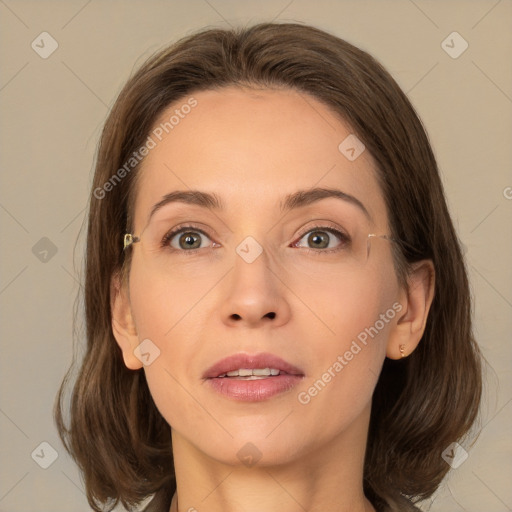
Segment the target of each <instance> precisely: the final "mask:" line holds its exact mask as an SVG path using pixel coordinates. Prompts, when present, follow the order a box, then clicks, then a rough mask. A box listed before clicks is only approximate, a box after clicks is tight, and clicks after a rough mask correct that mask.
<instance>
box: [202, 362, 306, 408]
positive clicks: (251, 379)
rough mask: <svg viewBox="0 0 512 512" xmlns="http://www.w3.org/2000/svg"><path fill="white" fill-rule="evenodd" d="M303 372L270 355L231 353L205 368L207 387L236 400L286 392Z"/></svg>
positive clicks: (261, 399)
mask: <svg viewBox="0 0 512 512" xmlns="http://www.w3.org/2000/svg"><path fill="white" fill-rule="evenodd" d="M303 378H304V372H303V371H302V370H301V369H300V368H298V367H296V366H294V365H292V364H290V363H288V362H286V361H284V360H283V359H281V358H280V357H277V356H274V355H273V354H254V355H251V354H235V355H233V356H230V357H227V358H225V359H222V360H221V361H219V362H217V363H216V364H214V365H213V366H212V367H211V368H210V369H208V370H207V371H206V373H205V375H204V379H205V380H206V382H207V383H208V384H209V387H210V388H211V389H213V390H214V391H215V392H217V393H220V394H221V395H223V396H224V397H227V398H230V399H232V400H236V401H244V402H260V401H263V400H268V399H269V398H271V397H273V396H275V395H278V394H281V393H285V392H287V391H290V390H291V389H292V388H293V387H295V386H296V385H297V384H298V383H299V382H300V381H301V380H302V379H303Z"/></svg>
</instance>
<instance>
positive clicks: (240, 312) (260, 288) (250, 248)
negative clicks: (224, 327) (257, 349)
mask: <svg viewBox="0 0 512 512" xmlns="http://www.w3.org/2000/svg"><path fill="white" fill-rule="evenodd" d="M235 251H236V254H235V258H234V268H233V271H232V272H230V277H229V281H228V283H227V285H226V288H225V290H226V292H225V295H224V298H223V299H224V300H223V305H222V315H223V320H224V321H225V322H228V323H229V322H234V321H238V322H242V323H245V324H247V325H252V326H255V325H257V324H259V323H261V322H265V321H269V320H272V321H273V323H274V324H281V323H283V322H286V321H287V320H288V317H289V313H290V312H289V305H288V302H287V299H286V296H285V294H284V289H283V285H282V283H281V282H280V280H279V279H278V277H277V272H278V269H277V266H276V265H274V264H273V260H272V258H271V257H270V256H271V255H270V253H269V252H268V251H267V250H265V249H264V247H263V246H262V245H261V244H260V243H259V242H258V241H257V240H256V239H255V238H254V237H251V236H248V237H246V238H245V239H243V240H242V242H240V243H239V244H238V246H237V247H236V249H235ZM272 267H274V268H272Z"/></svg>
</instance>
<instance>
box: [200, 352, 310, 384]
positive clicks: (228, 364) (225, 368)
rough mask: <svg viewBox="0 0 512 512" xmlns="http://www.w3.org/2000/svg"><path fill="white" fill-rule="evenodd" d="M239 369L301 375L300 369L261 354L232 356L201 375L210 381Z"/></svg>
mask: <svg viewBox="0 0 512 512" xmlns="http://www.w3.org/2000/svg"><path fill="white" fill-rule="evenodd" d="M241 368H247V369H254V368H274V369H276V370H279V371H280V372H281V373H288V374H290V375H303V372H302V370H301V369H300V368H297V367H296V366H293V365H292V364H290V363H287V362H286V361H284V360H283V359H281V358H280V357H278V356H276V355H274V354H268V353H261V354H245V353H239V354H233V355H231V356H228V357H225V358H224V359H221V360H220V361H217V362H216V363H215V364H214V365H213V366H211V367H210V368H208V370H206V372H205V373H204V375H203V378H205V379H212V378H215V377H218V376H219V375H222V374H223V373H227V372H231V371H234V370H239V369H241Z"/></svg>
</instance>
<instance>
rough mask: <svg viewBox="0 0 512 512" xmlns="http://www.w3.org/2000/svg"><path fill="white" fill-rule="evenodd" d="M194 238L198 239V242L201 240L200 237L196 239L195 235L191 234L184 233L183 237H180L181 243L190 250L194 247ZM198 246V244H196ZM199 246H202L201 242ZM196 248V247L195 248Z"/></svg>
mask: <svg viewBox="0 0 512 512" xmlns="http://www.w3.org/2000/svg"><path fill="white" fill-rule="evenodd" d="M194 238H196V239H197V240H199V237H195V236H194V235H192V234H190V233H184V234H183V235H182V236H181V237H180V242H181V241H183V242H184V244H185V246H186V247H188V248H190V247H193V246H194V242H195V241H194ZM180 245H181V246H182V247H183V245H182V244H181V243H180ZM196 245H197V244H196ZM199 245H201V240H199ZM193 248H195V247H193Z"/></svg>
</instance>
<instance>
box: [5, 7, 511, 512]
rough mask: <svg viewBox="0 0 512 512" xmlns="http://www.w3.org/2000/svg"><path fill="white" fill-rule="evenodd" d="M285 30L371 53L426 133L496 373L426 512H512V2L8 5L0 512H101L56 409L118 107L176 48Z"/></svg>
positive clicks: (482, 344)
mask: <svg viewBox="0 0 512 512" xmlns="http://www.w3.org/2000/svg"><path fill="white" fill-rule="evenodd" d="M272 20H274V21H280V22H284V21H289V22H303V23H307V24H312V25H315V26H317V27H319V28H322V29H324V30H327V31H329V32H331V33H333V34H335V35H338V36H340V37H342V38H344V39H347V40H348V41H349V42H351V43H353V44H355V45H357V46H359V47H360V48H362V49H363V50H366V51H368V52H369V53H371V54H372V55H373V56H375V57H376V58H377V59H378V60H379V61H380V62H381V63H382V64H383V65H384V66H385V67H386V68H387V69H388V70H389V71H390V72H391V74H392V75H393V76H394V77H395V79H396V80H397V81H398V83H399V84H400V86H401V87H402V88H403V90H404V91H405V92H406V93H407V95H408V97H409V98H410V100H411V102H412V103H413V105H414V107H415V108H416V110H417V112H418V113H419V115H420V117H421V118H422V120H423V122H424V125H425V127H426V129H427V132H428V134H429V137H430V139H431V142H432V145H433V149H434V152H435V154H436V157H437V159H438V163H439V167H440V171H441V174H442V179H443V183H444V186H445V191H446V195H447V200H448V203H449V207H450V211H451V214H452V216H453V219H454V222H455V225H456V228H457V230H458V233H459V237H460V239H461V241H462V242H463V246H464V249H465V252H466V257H467V261H468V267H469V271H470V279H471V285H472V290H473V294H474V299H475V302H474V309H475V311H474V313H475V316H474V318H475V330H476V335H477V339H478V342H479V344H480V347H481V349H482V351H483V353H484V355H485V357H486V359H487V361H488V364H489V366H488V369H487V377H486V390H485V403H484V407H483V409H482V419H481V422H480V428H479V429H480V430H481V433H480V436H479V438H478V441H477V442H476V444H475V445H474V446H473V447H471V448H470V447H468V446H466V447H465V448H467V451H468V455H469V456H468V458H467V460H466V461H465V462H464V463H463V464H462V465H460V467H458V468H457V469H452V470H451V472H450V473H449V475H448V477H447V478H446V480H445V481H444V484H443V485H442V487H441V488H440V489H439V491H438V492H437V493H436V495H435V496H434V497H433V498H432V499H430V500H426V501H425V502H424V503H423V504H422V508H423V509H424V510H431V511H432V512H458V511H468V512H470V511H471V512H483V511H485V512H501V511H505V510H512V488H511V487H510V481H511V477H512V468H511V465H512V462H511V461H512V457H511V451H512V449H511V437H512V436H511V435H510V434H511V428H510V426H511V418H512V403H511V401H512V386H511V385H510V384H511V372H510V368H511V367H512V366H511V346H512V345H511V334H510V333H511V330H512V314H511V313H512V265H511V262H512V236H511V235H512V230H511V225H512V222H511V221H512V173H511V169H512V166H511V164H512V144H511V141H512V115H511V113H512V67H511V65H510V63H511V62H512V60H511V57H512V31H511V30H510V27H511V26H512V24H511V21H512V2H511V1H510V0H499V1H498V0H491V1H484V0H480V1H476V0H475V1H446V2H442V1H426V0H414V1H413V0H392V1H382V0H381V1H378V0H366V1H355V0H352V1H342V0H340V1H333V0H330V1H329V0H316V1H315V2H307V1H305V0H265V1H254V2H243V1H239V2H236V1H235V0H191V1H175V0H174V1H173V0H169V1H163V0H160V1H158V0H148V1H141V0H136V1H124V2H123V1H103V2H102V1H100V0H89V1H87V0H79V1H76V0H72V1H67V2H63V1H60V2H59V1H25V0H0V34H1V35H0V41H1V46H0V52H1V58H0V109H1V121H0V130H1V134H0V135H1V136H0V141H1V142H0V143H1V148H0V162H1V188H0V226H1V239H0V240H1V241H0V246H1V266H0V315H1V336H2V345H1V357H0V371H1V373H0V432H1V440H0V466H1V467H0V511H4V512H7V511H8V512H69V511H88V510H90V508H89V506H88V505H87V501H86V499H85V495H84V493H83V484H82V482H81V480H80V475H79V473H78V471H77V468H76V467H75V464H74V462H73V461H72V460H71V459H70V458H69V457H68V455H67V454H66V452H65V451H64V449H63V446H62V444H61V443H60V441H59V439H58V436H57V433H56V430H55V427H54V424H53V420H52V408H53V403H54V398H55V393H56V391H57V388H58V386H59V384H60V381H61V379H62V377H63V375H64V373H65V371H66V370H67V368H68V366H69V364H70V361H71V358H72V353H73V341H72V330H73V302H74V299H75V296H76V294H77V293H78V291H79V288H80V286H81V284H80V281H81V276H80V273H79V269H80V262H81V254H82V250H83V230H82V231H81V227H82V223H83V221H84V218H85V211H86V210H85V209H86V205H87V198H88V194H89V188H90V183H91V179H92V171H93V160H94V154H95V150H96V144H97V142H98V139H99V135H100V130H101V127H102V125H103V123H104V121H105V119H106V116H107V113H108V111H109V107H110V106H111V105H112V104H113V102H114V100H115V98H116V97H117V94H118V93H119V91H120V88H121V87H122V85H123V84H124V83H125V81H126V80H127V78H128V77H129V76H130V74H131V73H132V71H133V69H134V67H138V66H139V65H140V64H141V63H142V62H143V60H144V59H145V58H147V57H148V56H149V55H150V54H151V53H153V52H154V51H155V50H157V49H158V48H160V47H162V46H163V45H166V44H168V43H170V42H172V41H174V40H176V39H178V38H180V37H182V36H184V35H187V34H190V33H192V32H194V31H195V30H197V29H199V28H202V27H205V26H212V27H213V26H216V27H223V28H225V27H228V26H229V25H234V26H236V25H240V24H247V23H256V22H260V21H272ZM43 32H46V33H47V34H42V33H43ZM453 32H457V34H453ZM41 41H43V42H41ZM56 45H58V46H56ZM466 45H467V48H466ZM55 48H56V49H55ZM52 50H54V51H53V53H52ZM77 239H78V243H77ZM75 245H76V255H75V256H74V255H73V250H74V248H75ZM77 350H80V348H78V349H77ZM41 443H48V444H43V445H41ZM48 445H49V446H48ZM440 456H441V454H440ZM43 466H48V467H47V468H46V469H44V467H43ZM507 482H508V483H507Z"/></svg>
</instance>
